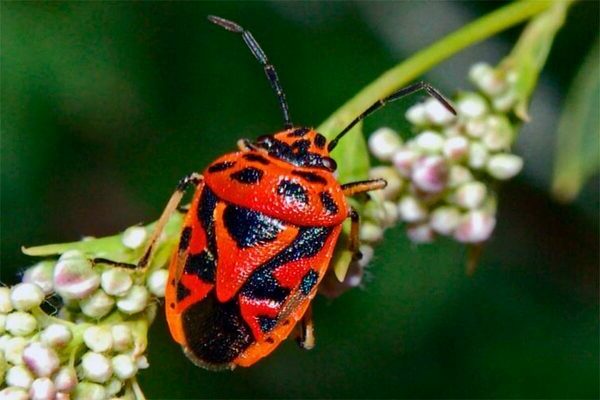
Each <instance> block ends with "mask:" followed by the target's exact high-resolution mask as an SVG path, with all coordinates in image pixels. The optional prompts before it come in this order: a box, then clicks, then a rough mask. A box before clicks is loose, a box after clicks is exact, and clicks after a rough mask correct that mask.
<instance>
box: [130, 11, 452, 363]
mask: <svg viewBox="0 0 600 400" xmlns="http://www.w3.org/2000/svg"><path fill="white" fill-rule="evenodd" d="M209 20H210V21H211V22H213V23H215V24H217V25H219V26H221V27H223V28H225V29H227V30H229V31H232V32H235V33H239V34H241V35H242V38H243V39H244V42H245V43H246V44H247V45H248V47H249V48H250V50H251V52H252V54H253V55H254V57H256V59H257V60H258V61H259V62H260V63H261V65H262V66H263V68H264V71H265V73H266V75H267V78H268V80H269V82H270V84H271V86H272V88H273V90H274V91H275V93H276V94H277V97H278V99H279V106H280V108H281V111H282V112H283V119H284V129H283V131H281V132H278V133H275V134H273V135H266V136H261V137H260V138H258V139H257V140H256V141H250V140H246V139H242V140H240V141H239V142H238V148H239V149H238V151H236V152H233V153H229V154H225V155H224V156H221V157H219V158H218V159H217V160H215V161H214V162H213V163H212V164H210V165H209V166H208V168H206V169H205V170H204V172H203V174H202V175H199V174H197V173H193V174H190V175H189V176H187V177H185V178H183V179H182V180H181V182H180V183H179V185H178V186H177V189H176V191H175V193H174V194H173V195H172V197H171V199H170V200H169V202H168V204H167V206H166V208H165V210H164V211H163V214H162V215H161V218H160V219H159V221H158V223H157V226H156V229H155V232H154V233H153V236H152V237H151V238H150V241H149V244H148V247H147V250H146V252H145V253H144V256H143V257H142V258H141V260H140V262H139V264H138V267H142V268H144V267H146V266H147V265H149V263H150V260H151V258H152V256H153V253H154V251H155V248H156V239H157V238H158V237H159V235H160V233H161V231H162V229H163V228H164V225H165V223H166V222H167V220H168V219H169V217H170V215H171V214H172V213H173V212H174V211H175V210H176V208H177V206H178V204H179V202H180V200H181V198H182V196H183V194H184V191H185V190H186V188H188V187H189V186H193V187H194V188H195V194H194V197H193V200H192V203H191V206H190V208H189V211H188V212H187V216H186V217H185V221H184V225H183V228H182V231H181V237H180V240H179V246H178V249H177V250H176V252H175V253H174V254H173V257H172V260H171V264H170V267H169V281H168V285H167V290H166V314H167V321H168V324H169V328H170V331H171V334H172V336H173V338H174V339H175V340H176V341H177V342H178V343H179V344H181V346H182V347H183V350H184V352H185V354H186V355H187V356H188V357H189V358H190V359H191V360H192V361H193V362H194V363H195V364H197V365H199V366H202V367H206V368H210V369H223V368H233V367H235V366H237V365H240V366H250V365H252V364H254V363H255V362H257V361H258V360H260V359H261V358H262V357H264V356H266V355H268V354H269V353H270V352H271V351H273V350H274V349H275V348H276V347H277V346H278V345H279V343H280V342H281V341H282V340H284V339H286V338H287V337H288V336H289V335H290V333H291V331H292V329H294V327H295V326H296V325H297V323H298V322H300V327H301V334H300V343H301V345H302V346H303V347H305V348H310V347H312V345H313V336H312V322H311V312H310V302H311V300H312V298H313V297H314V296H315V294H316V291H317V287H318V285H319V282H320V281H321V279H322V278H323V276H324V275H325V272H326V271H327V268H328V266H329V263H330V261H331V258H332V255H333V251H334V247H335V245H336V242H337V240H338V237H339V235H340V232H341V229H342V222H343V221H344V220H346V219H347V218H350V219H351V221H352V228H351V238H350V241H349V243H350V244H349V246H350V250H351V251H353V252H354V253H355V254H357V255H358V226H359V225H358V224H359V217H358V213H357V212H356V211H355V210H353V209H352V208H351V207H350V206H349V205H348V202H347V201H346V197H347V196H352V195H355V194H357V193H364V192H367V191H370V190H375V189H381V188H383V187H385V185H386V182H385V181H384V180H381V179H376V180H367V181H361V182H350V183H345V184H340V183H338V182H337V180H336V178H335V177H334V174H333V173H334V171H335V170H336V163H335V161H334V160H333V159H332V158H331V157H330V156H329V153H330V152H331V151H332V150H333V149H334V148H335V146H336V144H337V143H338V141H339V140H340V139H341V138H342V137H343V136H344V134H346V133H347V132H348V131H349V130H350V129H351V128H352V127H353V126H354V125H355V124H356V123H358V122H359V121H360V120H362V119H363V118H364V117H366V116H367V115H369V114H371V113H372V112H374V111H376V110H377V109H379V108H381V107H382V106H383V105H384V104H386V103H387V102H389V101H393V100H396V99H399V98H400V97H403V96H405V95H408V94H411V93H414V92H416V91H418V90H425V91H427V92H428V93H429V94H431V95H432V96H434V97H435V98H437V99H438V100H439V101H441V102H442V103H443V104H444V105H445V106H446V107H447V108H449V109H450V110H452V107H451V106H450V105H449V104H448V102H447V101H446V100H445V99H444V98H443V97H442V95H441V94H439V93H438V92H437V91H436V90H435V89H434V88H432V87H431V86H430V85H428V84H426V83H423V82H421V83H417V84H414V85H411V86H408V87H406V88H404V89H402V90H400V91H398V92H396V93H394V94H392V95H391V96H389V97H387V98H384V99H382V100H380V101H378V102H376V103H375V104H373V106H371V107H369V108H368V109H367V110H366V111H365V112H363V113H362V114H361V115H359V116H358V117H357V118H356V119H355V120H354V121H352V122H351V123H350V124H349V125H348V127H346V128H345V129H344V130H342V131H341V132H340V133H339V134H338V135H337V136H336V137H335V138H334V139H333V140H332V141H330V142H328V141H327V139H326V138H325V136H323V135H321V134H320V133H318V132H316V131H315V130H314V129H312V128H306V127H299V126H294V125H293V124H292V122H291V120H290V115H289V112H288V107H287V103H286V100H285V95H284V93H283V90H282V88H281V85H280V83H279V79H278V76H277V73H276V72H275V68H274V67H273V65H271V64H270V62H269V61H268V59H267V57H266V55H265V53H264V52H263V50H262V49H261V48H260V46H259V45H258V43H257V42H256V40H255V39H254V37H253V36H252V35H251V34H250V32H248V31H246V30H245V29H243V28H242V27H241V26H239V25H237V24H236V23H234V22H231V21H228V20H225V19H223V18H219V17H214V16H210V17H209Z"/></svg>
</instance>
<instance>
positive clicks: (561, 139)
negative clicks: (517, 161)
mask: <svg viewBox="0 0 600 400" xmlns="http://www.w3.org/2000/svg"><path fill="white" fill-rule="evenodd" d="M599 57H600V43H599V42H598V40H596V43H595V44H594V46H593V48H592V50H591V51H590V53H589V54H588V56H587V57H586V60H585V62H584V63H583V65H582V66H581V68H580V69H579V72H578V73H577V75H576V76H575V79H574V81H573V84H572V85H571V88H570V89H569V93H568V95H567V99H566V101H565V106H564V108H563V113H562V115H561V118H560V122H559V125H558V138H557V142H556V156H555V163H554V178H553V183H552V192H553V194H554V197H555V198H556V199H557V200H559V201H563V202H570V201H572V200H574V199H575V198H576V197H577V195H578V194H579V192H580V190H581V187H582V186H583V184H584V183H585V181H586V180H587V179H588V178H590V177H591V176H592V175H594V174H596V173H597V172H598V169H599V168H600V160H599V156H598V147H599V135H600V126H599V125H600V122H599V118H598V110H600V71H599V67H598V59H599Z"/></svg>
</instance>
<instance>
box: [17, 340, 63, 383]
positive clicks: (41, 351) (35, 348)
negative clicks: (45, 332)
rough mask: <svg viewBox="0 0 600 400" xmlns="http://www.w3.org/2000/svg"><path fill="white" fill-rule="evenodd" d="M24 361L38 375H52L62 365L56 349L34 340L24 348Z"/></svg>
mask: <svg viewBox="0 0 600 400" xmlns="http://www.w3.org/2000/svg"><path fill="white" fill-rule="evenodd" d="M23 361H24V362H25V365H27V368H29V369H30V370H31V371H32V372H33V373H34V374H35V375H36V376H40V377H47V376H50V375H52V373H54V371H56V370H57V369H58V367H59V365H60V360H59V359H58V355H57V354H56V352H55V351H54V350H52V349H51V348H49V347H46V346H45V345H43V344H41V343H39V342H33V343H31V344H29V345H28V346H27V347H25V349H23Z"/></svg>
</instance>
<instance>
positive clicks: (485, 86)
mask: <svg viewBox="0 0 600 400" xmlns="http://www.w3.org/2000/svg"><path fill="white" fill-rule="evenodd" d="M469 77H470V78H471V80H472V81H473V83H474V84H475V85H477V87H478V88H479V89H480V90H481V91H482V92H483V93H485V94H486V95H488V96H490V97H493V96H497V95H499V94H500V93H502V92H503V91H504V90H506V82H505V81H504V80H502V79H501V78H500V76H499V75H498V74H497V73H496V71H494V70H493V69H492V68H491V67H490V66H489V65H483V64H478V65H475V66H473V67H472V68H471V71H470V73H469Z"/></svg>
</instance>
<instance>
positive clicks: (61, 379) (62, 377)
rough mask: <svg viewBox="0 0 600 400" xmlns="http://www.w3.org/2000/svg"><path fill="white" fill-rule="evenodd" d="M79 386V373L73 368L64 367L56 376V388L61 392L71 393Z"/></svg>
mask: <svg viewBox="0 0 600 400" xmlns="http://www.w3.org/2000/svg"><path fill="white" fill-rule="evenodd" d="M75 385H77V373H76V372H75V368H73V367H62V368H61V369H60V370H58V372H57V373H56V375H55V376H54V386H56V389H57V390H59V391H61V392H66V393H68V392H70V391H71V390H73V389H74V388H75Z"/></svg>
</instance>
